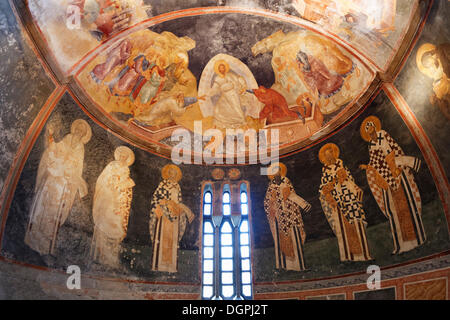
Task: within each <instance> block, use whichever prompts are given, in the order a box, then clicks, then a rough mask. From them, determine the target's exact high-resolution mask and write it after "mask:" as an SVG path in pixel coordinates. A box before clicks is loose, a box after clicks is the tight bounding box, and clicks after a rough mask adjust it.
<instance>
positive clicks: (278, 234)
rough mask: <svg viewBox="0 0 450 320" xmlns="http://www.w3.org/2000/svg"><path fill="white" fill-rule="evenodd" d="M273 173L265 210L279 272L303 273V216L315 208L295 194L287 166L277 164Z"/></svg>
mask: <svg viewBox="0 0 450 320" xmlns="http://www.w3.org/2000/svg"><path fill="white" fill-rule="evenodd" d="M269 172H270V173H271V174H270V175H269V176H268V177H269V179H270V182H269V186H268V188H267V192H266V196H265V198H264V210H265V211H266V215H267V219H268V221H269V225H270V230H271V232H272V236H273V240H274V243H275V259H276V262H275V265H276V268H277V269H286V270H294V271H303V270H305V269H306V266H305V257H304V251H303V245H304V243H305V240H306V233H305V229H304V224H303V218H302V214H304V213H307V212H309V211H310V210H311V205H310V204H309V203H308V202H306V201H305V200H304V199H303V198H301V197H300V196H298V195H297V194H296V193H295V190H294V187H293V186H292V183H291V181H290V180H289V179H288V178H287V177H286V173H287V168H286V166H285V165H284V164H282V163H276V164H273V165H272V166H270V167H269Z"/></svg>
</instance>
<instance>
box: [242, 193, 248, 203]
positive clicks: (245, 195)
mask: <svg viewBox="0 0 450 320" xmlns="http://www.w3.org/2000/svg"><path fill="white" fill-rule="evenodd" d="M247 202H248V199H247V192H241V203H247Z"/></svg>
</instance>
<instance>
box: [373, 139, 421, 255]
mask: <svg viewBox="0 0 450 320" xmlns="http://www.w3.org/2000/svg"><path fill="white" fill-rule="evenodd" d="M369 154H370V162H369V164H368V166H367V180H368V183H369V186H370V189H371V190H372V193H373V196H374V198H375V200H376V201H377V203H378V206H379V207H380V209H381V211H382V212H383V214H384V215H385V216H386V217H387V218H388V219H389V223H390V227H391V231H392V238H393V242H394V252H393V253H402V252H406V251H410V250H412V249H414V248H416V247H417V246H420V245H422V244H423V243H424V242H425V240H426V234H425V230H424V227H423V223H422V202H421V198H420V193H419V189H418V187H417V184H416V182H415V180H414V176H413V171H418V170H419V169H420V165H421V161H420V160H419V159H417V158H414V157H409V156H406V155H405V153H404V152H403V150H402V149H401V147H400V146H399V145H398V144H397V143H396V142H395V141H394V139H392V137H391V136H390V135H389V134H388V133H387V132H386V131H384V130H380V131H378V132H377V140H376V141H371V142H370V144H369Z"/></svg>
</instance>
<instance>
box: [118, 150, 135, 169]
mask: <svg viewBox="0 0 450 320" xmlns="http://www.w3.org/2000/svg"><path fill="white" fill-rule="evenodd" d="M122 153H125V154H126V156H127V165H128V166H131V165H132V164H133V163H134V159H135V157H134V152H133V151H132V150H131V149H130V148H128V147H125V146H120V147H118V148H116V150H115V151H114V159H115V160H119V157H120V155H121V154H122Z"/></svg>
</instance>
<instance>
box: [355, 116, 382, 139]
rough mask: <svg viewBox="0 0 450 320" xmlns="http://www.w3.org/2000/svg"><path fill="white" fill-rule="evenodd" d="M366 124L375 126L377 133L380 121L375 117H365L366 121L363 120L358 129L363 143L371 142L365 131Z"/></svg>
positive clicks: (379, 128)
mask: <svg viewBox="0 0 450 320" xmlns="http://www.w3.org/2000/svg"><path fill="white" fill-rule="evenodd" d="M367 122H373V123H374V125H375V129H376V130H377V132H378V131H380V130H381V121H380V119H378V118H377V117H375V116H370V117H367V118H366V119H364V121H363V122H362V123H361V127H360V128H359V132H360V133H361V137H362V138H363V139H364V140H365V141H367V142H369V141H370V140H371V138H370V137H369V134H368V133H367V131H366V125H367Z"/></svg>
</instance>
